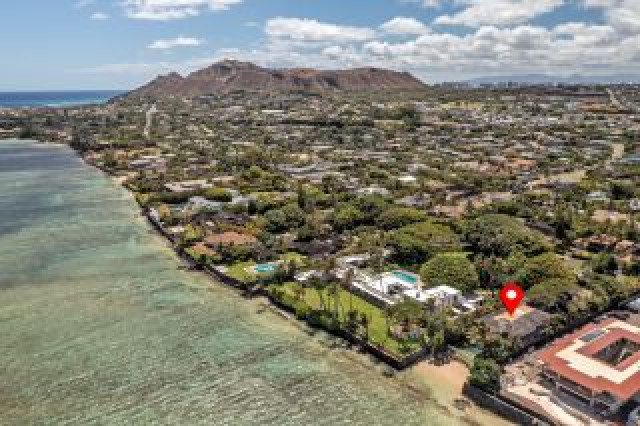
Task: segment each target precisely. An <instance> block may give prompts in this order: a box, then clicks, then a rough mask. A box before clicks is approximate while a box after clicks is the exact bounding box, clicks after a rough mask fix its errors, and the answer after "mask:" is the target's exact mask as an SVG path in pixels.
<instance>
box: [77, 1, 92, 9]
mask: <svg viewBox="0 0 640 426" xmlns="http://www.w3.org/2000/svg"><path fill="white" fill-rule="evenodd" d="M93 2H94V0H77V1H76V3H75V7H76V8H78V9H82V8H83V7H87V6H89V5H90V4H92V3H93Z"/></svg>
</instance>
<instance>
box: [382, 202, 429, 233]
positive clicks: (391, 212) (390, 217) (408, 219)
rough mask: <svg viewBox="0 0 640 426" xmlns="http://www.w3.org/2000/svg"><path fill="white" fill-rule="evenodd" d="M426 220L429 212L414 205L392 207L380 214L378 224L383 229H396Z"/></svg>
mask: <svg viewBox="0 0 640 426" xmlns="http://www.w3.org/2000/svg"><path fill="white" fill-rule="evenodd" d="M425 220H427V214H426V213H425V212H424V211H422V210H418V209H415V208H413V207H392V208H390V209H387V210H386V211H384V212H383V213H382V214H381V215H380V216H378V218H377V219H376V224H377V225H378V226H380V227H381V228H383V229H395V228H401V227H403V226H406V225H411V224H412V223H416V222H423V221H425Z"/></svg>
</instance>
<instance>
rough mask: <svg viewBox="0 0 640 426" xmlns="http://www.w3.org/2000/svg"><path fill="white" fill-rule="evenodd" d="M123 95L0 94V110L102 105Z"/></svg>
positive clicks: (82, 92)
mask: <svg viewBox="0 0 640 426" xmlns="http://www.w3.org/2000/svg"><path fill="white" fill-rule="evenodd" d="M121 93H123V92H122V91H117V90H91V91H89V90H76V91H50V92H35V91H34V92H0V108H3V107H4V108H20V107H44V106H50V107H56V106H73V105H85V104H93V103H103V102H106V101H108V100H109V99H111V98H112V97H114V96H117V95H119V94H121Z"/></svg>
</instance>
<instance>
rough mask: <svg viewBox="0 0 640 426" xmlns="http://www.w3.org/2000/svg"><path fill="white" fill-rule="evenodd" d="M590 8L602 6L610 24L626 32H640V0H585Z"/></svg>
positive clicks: (585, 3)
mask: <svg viewBox="0 0 640 426" xmlns="http://www.w3.org/2000/svg"><path fill="white" fill-rule="evenodd" d="M583 1H584V5H585V6H586V7H590V8H601V9H603V12H604V17H605V19H606V21H607V23H608V24H609V25H611V26H612V27H614V28H616V29H617V30H619V31H621V32H625V33H631V34H638V33H640V1H638V0H583Z"/></svg>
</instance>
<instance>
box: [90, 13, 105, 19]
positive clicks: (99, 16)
mask: <svg viewBox="0 0 640 426" xmlns="http://www.w3.org/2000/svg"><path fill="white" fill-rule="evenodd" d="M90 18H91V19H93V20H94V21H106V20H107V19H109V15H107V14H106V13H103V12H95V13H93V14H92V15H91V16H90Z"/></svg>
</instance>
